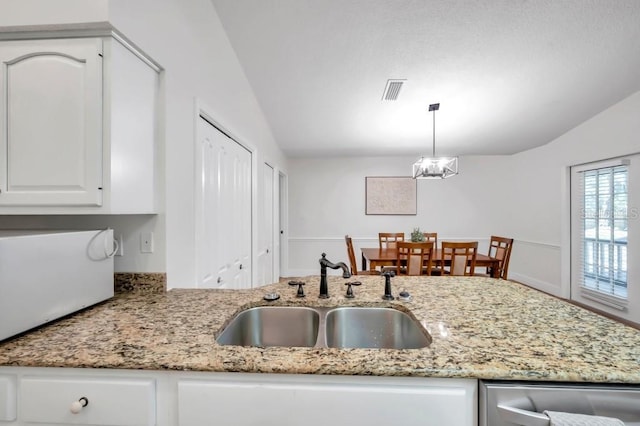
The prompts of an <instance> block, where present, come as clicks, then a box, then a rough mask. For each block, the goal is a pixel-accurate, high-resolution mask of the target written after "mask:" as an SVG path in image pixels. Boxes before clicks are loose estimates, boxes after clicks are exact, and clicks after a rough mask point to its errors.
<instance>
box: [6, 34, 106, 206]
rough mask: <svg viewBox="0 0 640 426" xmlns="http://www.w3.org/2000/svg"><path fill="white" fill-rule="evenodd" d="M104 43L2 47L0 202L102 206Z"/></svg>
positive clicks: (35, 43) (8, 44)
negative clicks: (102, 58) (4, 166)
mask: <svg viewBox="0 0 640 426" xmlns="http://www.w3.org/2000/svg"><path fill="white" fill-rule="evenodd" d="M101 46H102V43H101V41H100V40H99V39H86V40H85V39H80V40H64V41H58V40H44V41H24V42H6V43H3V44H2V45H0V61H1V66H2V67H1V70H0V77H1V80H2V84H1V85H0V86H1V87H0V100H1V104H2V105H1V106H0V112H1V113H2V114H1V116H2V119H1V120H2V122H0V124H4V127H5V129H6V131H5V132H3V135H2V136H1V138H2V142H1V143H0V146H1V148H2V149H1V150H0V156H2V157H0V158H2V159H3V160H4V161H3V164H4V165H6V169H4V170H3V172H2V176H1V177H0V190H2V193H0V204H4V205H93V206H98V205H100V204H101V201H102V197H101V195H102V194H101V191H100V189H99V188H100V187H101V186H102V183H101V182H102V107H101V96H102V68H101V67H102V61H101V59H100V56H99V55H100V53H101ZM1 127H3V126H2V125H0V128H1Z"/></svg>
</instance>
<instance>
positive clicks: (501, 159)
mask: <svg viewBox="0 0 640 426" xmlns="http://www.w3.org/2000/svg"><path fill="white" fill-rule="evenodd" d="M416 160H417V158H414V157H404V158H402V157H396V158H386V157H384V158H381V157H369V158H322V159H291V160H289V166H290V167H289V258H288V265H287V270H286V272H285V273H286V274H288V275H290V276H295V275H306V274H309V273H314V274H317V273H319V266H318V259H319V258H320V255H321V253H322V252H326V253H327V258H329V259H330V260H331V261H333V262H337V261H345V262H346V261H347V260H348V259H347V253H346V246H345V242H344V236H345V235H346V234H349V235H351V236H352V238H353V239H354V246H355V249H356V256H357V257H358V256H359V249H360V247H363V246H367V247H375V246H377V245H378V232H404V233H405V234H406V235H407V237H409V234H410V232H411V231H412V230H413V228H415V227H420V229H422V230H423V231H424V232H434V231H435V232H438V239H439V240H442V239H448V240H467V239H470V240H478V241H480V242H481V250H483V251H484V250H486V245H487V240H488V239H489V237H490V235H491V234H492V233H493V234H497V235H503V234H505V235H508V233H509V232H510V231H511V230H510V229H509V228H507V227H506V226H505V225H504V223H503V222H502V221H501V219H500V217H499V216H496V212H499V211H500V207H498V206H499V205H500V204H501V202H500V200H501V199H502V194H503V192H502V191H503V189H502V186H503V184H502V181H503V180H504V179H503V177H504V176H505V175H508V173H509V171H508V168H509V167H510V162H509V157H506V156H471V157H461V158H460V174H459V175H458V176H455V177H453V178H450V179H446V180H437V181H435V180H419V181H417V185H418V187H417V192H418V194H417V195H418V209H417V215H415V216H413V215H409V216H386V215H385V216H381V215H366V214H365V177H366V176H410V175H411V166H412V164H413V163H414V162H415V161H416ZM505 168H507V170H505ZM499 202H500V203H499Z"/></svg>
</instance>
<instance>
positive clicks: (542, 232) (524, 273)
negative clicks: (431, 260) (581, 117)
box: [505, 92, 640, 321]
mask: <svg viewBox="0 0 640 426" xmlns="http://www.w3.org/2000/svg"><path fill="white" fill-rule="evenodd" d="M639 116H640V92H637V93H635V94H633V95H631V96H629V97H628V98H626V99H624V100H622V101H621V102H619V103H618V104H616V105H613V106H612V107H610V108H608V109H606V110H604V111H603V112H601V113H600V114H598V115H596V116H595V117H593V118H591V119H590V120H587V121H586V122H584V123H582V124H581V125H579V126H577V127H576V128H574V129H572V130H571V131H569V132H567V133H566V134H564V135H562V136H561V137H559V138H557V139H556V140H554V141H553V142H551V143H549V144H547V145H545V146H542V147H540V148H537V149H533V150H530V151H526V152H522V153H519V154H516V155H514V156H513V158H512V164H513V172H514V174H513V181H512V182H513V183H514V184H515V188H513V190H512V191H511V193H512V195H511V197H510V198H511V200H512V203H513V205H514V211H515V213H514V214H513V215H511V216H508V217H506V218H505V220H506V221H508V223H509V227H510V228H511V229H512V230H513V232H512V235H513V236H514V238H516V239H517V240H518V242H517V244H516V245H514V251H513V255H512V258H511V262H512V263H511V267H510V268H512V271H513V278H514V279H519V280H521V281H523V282H527V283H530V284H532V285H533V286H534V287H537V288H540V289H542V290H545V291H549V292H551V293H553V294H556V295H560V296H563V297H569V290H570V282H569V280H570V275H569V272H570V270H569V245H570V241H569V236H570V234H569V213H568V211H569V204H568V198H569V182H568V168H569V167H570V166H573V165H578V164H583V163H588V162H591V161H598V160H604V159H608V158H614V157H619V156H624V155H630V154H634V153H639V152H640V119H638V117H639ZM638 185H640V182H634V181H630V182H629V190H630V192H631V193H632V194H634V193H636V191H635V190H634V188H637V187H638ZM632 196H633V195H632ZM630 201H631V199H630ZM630 207H634V206H630ZM630 260H631V259H630ZM633 269H635V266H634V262H631V261H630V262H629V280H630V282H631V281H632V279H633V278H634V273H633ZM637 272H638V273H636V274H635V277H637V276H638V275H640V271H637ZM635 287H638V286H630V292H631V291H632V290H631V288H635ZM630 300H631V294H630ZM636 300H640V297H639V298H638V299H636ZM600 308H601V309H603V310H608V309H607V308H606V307H600ZM610 312H611V313H613V314H615V315H620V312H616V311H610ZM638 318H640V316H639V317H638ZM635 321H638V319H635Z"/></svg>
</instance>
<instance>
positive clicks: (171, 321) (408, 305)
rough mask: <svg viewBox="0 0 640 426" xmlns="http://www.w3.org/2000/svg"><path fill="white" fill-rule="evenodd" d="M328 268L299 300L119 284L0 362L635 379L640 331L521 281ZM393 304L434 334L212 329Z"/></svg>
mask: <svg viewBox="0 0 640 426" xmlns="http://www.w3.org/2000/svg"><path fill="white" fill-rule="evenodd" d="M358 279H359V280H360V281H362V282H363V285H362V286H361V287H358V288H356V289H355V293H356V298H355V299H351V300H350V299H346V298H345V297H344V294H345V288H344V282H345V281H346V280H344V279H342V278H338V277H330V282H329V290H330V294H331V297H330V298H329V299H326V300H320V299H318V297H317V294H318V283H319V278H318V277H307V278H305V281H306V282H307V286H306V292H307V297H306V298H304V299H296V298H295V288H293V287H289V286H288V285H287V284H286V282H283V283H279V284H273V285H271V286H267V287H263V288H259V289H256V290H242V291H232V290H172V291H169V292H166V293H158V292H150V293H140V292H132V293H123V294H119V295H118V296H116V298H114V299H112V300H110V301H107V302H105V303H102V304H100V305H98V306H96V307H93V308H91V309H89V310H86V311H83V312H80V313H77V314H75V315H73V316H70V317H68V318H65V319H63V320H59V321H57V322H55V323H53V324H51V325H48V326H45V327H42V328H40V329H37V330H35V331H32V332H29V333H27V334H25V335H23V336H21V337H17V338H14V339H11V340H7V341H5V342H2V343H0V365H17V366H40V367H95V368H127V369H152V370H165V369H170V370H197V371H243V372H265V373H307V374H341V375H344V374H348V375H384V376H431V377H471V378H491V379H526V380H545V381H587V382H613V383H640V331H638V330H636V329H633V328H630V327H627V326H624V325H621V324H619V323H616V322H613V321H611V320H608V319H606V318H603V317H601V316H598V315H596V314H592V313H590V312H588V311H585V310H583V309H581V308H578V307H575V306H572V305H570V304H567V303H565V302H562V301H560V300H557V299H555V298H552V297H550V296H547V295H544V294H542V293H540V292H537V291H535V290H531V289H529V288H527V287H525V286H522V285H519V284H516V283H513V282H508V281H502V280H493V279H490V278H481V277H471V278H451V277H424V278H423V277H412V278H395V279H394V281H393V287H394V293H395V294H397V292H399V291H400V290H401V289H406V290H408V291H409V292H410V293H411V294H412V295H413V300H412V301H411V302H398V301H393V302H385V301H383V300H382V299H381V295H382V293H383V287H384V285H383V283H384V279H383V278H382V277H370V276H362V277H358ZM269 291H277V292H278V293H280V294H281V296H282V297H281V298H280V300H278V301H276V302H272V304H277V305H291V304H296V305H300V304H302V305H309V306H338V305H361V306H372V305H373V306H393V307H397V308H398V309H401V310H404V311H409V312H411V313H412V314H413V315H414V316H415V317H416V318H417V319H418V320H420V321H421V322H422V323H423V324H424V325H425V326H426V328H427V329H428V330H429V332H430V334H431V336H432V338H433V342H432V344H431V345H430V346H429V347H427V348H423V349H410V350H392V349H330V348H278V347H271V348H255V347H253V348H252V347H238V346H220V345H218V344H217V343H216V341H215V337H216V336H217V335H218V333H219V332H220V330H221V329H222V328H223V326H224V325H225V323H226V322H227V321H228V320H229V319H230V318H231V317H232V316H233V315H234V314H235V313H237V312H239V311H240V310H242V309H246V308H248V307H252V306H257V305H264V304H267V302H264V301H263V300H262V296H263V295H264V294H265V293H266V292H269Z"/></svg>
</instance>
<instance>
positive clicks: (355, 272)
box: [344, 235, 380, 275]
mask: <svg viewBox="0 0 640 426" xmlns="http://www.w3.org/2000/svg"><path fill="white" fill-rule="evenodd" d="M344 240H345V241H346V243H347V256H348V257H349V263H350V264H351V275H380V271H358V263H357V262H356V254H355V252H354V251H353V241H352V240H351V237H350V236H349V235H345V236H344Z"/></svg>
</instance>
